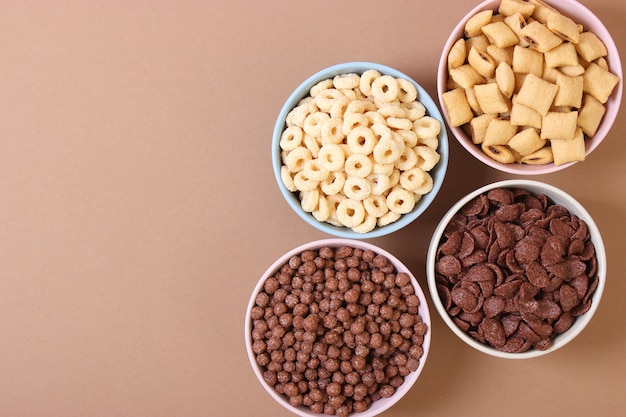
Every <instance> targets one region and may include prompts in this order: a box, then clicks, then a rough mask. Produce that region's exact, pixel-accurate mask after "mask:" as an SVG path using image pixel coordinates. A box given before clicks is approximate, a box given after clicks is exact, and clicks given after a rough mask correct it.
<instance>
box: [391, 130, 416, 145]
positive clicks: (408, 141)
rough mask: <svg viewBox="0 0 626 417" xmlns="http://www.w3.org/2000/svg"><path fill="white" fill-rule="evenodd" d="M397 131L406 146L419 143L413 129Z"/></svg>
mask: <svg viewBox="0 0 626 417" xmlns="http://www.w3.org/2000/svg"><path fill="white" fill-rule="evenodd" d="M396 133H397V134H398V135H400V136H401V137H402V140H403V141H404V147H405V148H413V147H414V146H416V145H417V142H418V139H417V135H416V134H415V132H413V131H412V130H396Z"/></svg>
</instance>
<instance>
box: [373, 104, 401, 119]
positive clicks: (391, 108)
mask: <svg viewBox="0 0 626 417" xmlns="http://www.w3.org/2000/svg"><path fill="white" fill-rule="evenodd" d="M378 113H380V114H381V115H382V116H383V117H384V118H385V119H386V118H388V117H397V118H399V119H401V118H404V117H406V110H405V109H404V108H402V107H401V106H400V105H399V104H395V103H387V104H383V105H382V106H380V107H379V108H378Z"/></svg>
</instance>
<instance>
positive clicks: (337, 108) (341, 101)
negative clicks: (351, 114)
mask: <svg viewBox="0 0 626 417" xmlns="http://www.w3.org/2000/svg"><path fill="white" fill-rule="evenodd" d="M351 102H352V101H351V100H350V99H349V98H348V97H346V96H345V95H344V96H342V97H339V98H337V99H335V101H333V104H332V105H331V106H330V117H343V115H344V114H345V112H346V110H347V109H348V105H349V104H350V103H351Z"/></svg>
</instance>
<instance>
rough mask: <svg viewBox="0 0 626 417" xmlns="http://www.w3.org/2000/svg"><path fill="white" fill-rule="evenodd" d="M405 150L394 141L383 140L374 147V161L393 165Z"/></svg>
mask: <svg viewBox="0 0 626 417" xmlns="http://www.w3.org/2000/svg"><path fill="white" fill-rule="evenodd" d="M403 150H404V149H403V148H402V147H401V146H400V144H399V143H398V142H396V141H395V140H393V139H383V140H381V141H380V142H378V143H377V144H376V146H374V160H375V161H376V162H378V163H379V164H392V163H394V162H395V160H396V159H398V158H399V157H400V155H402V152H403Z"/></svg>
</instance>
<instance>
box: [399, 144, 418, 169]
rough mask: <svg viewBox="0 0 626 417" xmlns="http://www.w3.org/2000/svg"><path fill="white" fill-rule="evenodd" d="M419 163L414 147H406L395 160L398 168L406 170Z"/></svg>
mask: <svg viewBox="0 0 626 417" xmlns="http://www.w3.org/2000/svg"><path fill="white" fill-rule="evenodd" d="M415 164H417V154H416V153H415V151H413V149H412V148H407V147H405V148H404V152H402V154H401V155H400V157H399V158H398V159H396V161H395V162H394V165H395V166H396V168H398V169H399V170H400V171H406V170H408V169H411V168H413V167H414V166H415Z"/></svg>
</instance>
